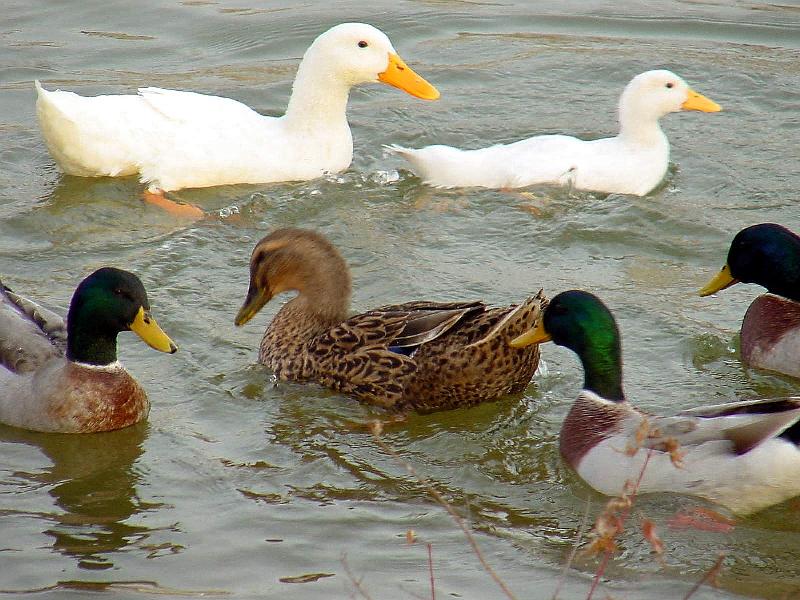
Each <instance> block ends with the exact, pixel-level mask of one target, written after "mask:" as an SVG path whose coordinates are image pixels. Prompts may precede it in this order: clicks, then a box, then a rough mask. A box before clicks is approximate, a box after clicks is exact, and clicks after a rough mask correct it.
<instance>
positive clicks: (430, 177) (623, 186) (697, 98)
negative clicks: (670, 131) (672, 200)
mask: <svg viewBox="0 0 800 600" xmlns="http://www.w3.org/2000/svg"><path fill="white" fill-rule="evenodd" d="M682 110H699V111H703V112H717V111H719V110H721V109H720V107H719V105H718V104H717V103H716V102H713V101H711V100H709V99H708V98H706V97H705V96H702V95H700V94H698V93H697V92H695V91H693V90H692V89H691V88H690V87H689V86H688V85H687V83H686V82H685V81H684V80H683V79H681V78H680V77H678V76H677V75H676V74H675V73H672V72H670V71H665V70H657V71H647V72H646V73H642V74H640V75H637V76H636V77H634V78H633V79H632V80H631V82H630V83H629V84H628V85H627V86H626V88H625V91H624V92H622V96H621V97H620V100H619V124H620V130H619V134H618V135H616V136H615V137H611V138H603V139H598V140H580V139H578V138H574V137H570V136H566V135H539V136H535V137H531V138H528V139H524V140H520V141H518V142H514V143H512V144H497V145H495V146H490V147H488V148H481V149H479V150H460V149H458V148H453V147H451V146H441V145H435V146H426V147H424V148H419V149H412V148H404V147H402V146H396V145H395V146H388V147H387V148H388V149H389V150H390V151H392V152H394V153H396V154H399V155H400V156H402V157H403V158H405V159H406V160H407V161H408V162H409V163H411V168H412V169H413V170H414V171H415V172H416V173H417V174H418V175H419V176H420V177H421V178H422V180H423V181H424V182H425V183H427V184H430V185H433V186H437V187H446V188H452V187H468V186H477V187H485V188H521V187H526V186H529V185H533V184H545V183H547V184H555V185H565V186H570V187H572V188H574V189H578V190H591V191H595V192H605V193H614V194H632V195H635V196H644V195H645V194H647V193H649V192H650V191H652V190H653V189H654V188H655V187H656V186H657V185H658V184H659V183H660V182H661V180H662V179H664V175H666V173H667V166H668V164H669V141H668V140H667V136H666V135H664V132H663V131H662V130H661V127H660V126H659V124H658V120H659V119H660V118H661V117H663V116H664V115H666V114H668V113H671V112H676V111H682Z"/></svg>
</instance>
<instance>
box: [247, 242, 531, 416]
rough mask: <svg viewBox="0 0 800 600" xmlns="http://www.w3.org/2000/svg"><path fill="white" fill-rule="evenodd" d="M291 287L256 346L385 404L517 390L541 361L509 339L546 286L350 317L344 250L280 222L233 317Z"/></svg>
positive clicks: (287, 366)
mask: <svg viewBox="0 0 800 600" xmlns="http://www.w3.org/2000/svg"><path fill="white" fill-rule="evenodd" d="M286 290H297V291H298V296H297V297H295V298H293V299H292V300H290V301H289V302H287V303H286V304H285V305H284V306H283V307H282V308H281V309H280V310H279V311H278V313H277V315H276V316H275V317H274V319H273V320H272V322H271V323H270V325H269V327H268V328H267V330H266V332H265V333H264V337H263V339H262V341H261V348H260V352H259V362H261V363H263V364H264V365H266V366H267V367H269V368H270V369H271V370H273V371H274V372H275V375H276V376H277V377H278V378H279V379H283V380H293V381H304V380H312V381H316V382H318V383H320V384H322V385H324V386H327V387H329V388H332V389H334V390H338V391H341V392H344V393H347V394H351V395H353V396H355V397H357V398H359V399H360V400H363V401H365V402H369V403H371V404H375V405H378V406H382V407H385V408H388V409H406V408H413V409H415V410H417V411H420V412H430V411H435V410H443V409H450V408H457V407H463V406H472V405H475V404H478V403H480V402H485V401H490V400H496V399H498V398H500V397H501V396H503V395H506V394H510V393H518V392H520V391H522V390H523V389H524V388H525V387H526V386H527V384H528V382H529V381H530V379H531V377H532V376H533V373H534V371H535V370H536V367H537V365H538V362H539V349H538V346H536V345H534V346H531V347H527V348H523V349H514V348H511V347H510V346H509V345H508V342H509V341H510V340H511V339H513V338H514V337H516V336H518V335H521V334H522V333H523V332H524V331H526V330H528V329H530V328H531V327H532V326H533V325H534V324H535V322H536V320H537V319H539V318H540V316H541V311H542V309H543V308H544V306H545V305H546V300H545V298H544V295H543V293H542V292H541V291H540V292H539V293H538V294H536V295H535V296H532V297H531V298H528V299H527V300H526V301H525V302H523V303H522V304H521V305H512V306H506V307H496V308H492V307H488V306H487V305H485V304H484V303H482V302H451V303H445V302H427V301H417V302H408V303H405V304H398V305H389V306H382V307H380V308H376V309H373V310H370V311H368V312H365V313H362V314H358V315H355V316H353V317H349V318H348V317H347V308H348V304H349V298H350V277H349V274H348V271H347V266H346V264H345V262H344V260H343V259H342V257H341V256H340V255H339V253H338V252H337V251H336V250H335V248H334V247H333V246H332V245H331V244H330V242H328V241H327V240H326V239H325V238H324V237H322V236H321V235H319V234H316V233H314V232H311V231H306V230H301V229H282V230H278V231H276V232H273V233H272V234H270V235H268V236H267V237H265V238H264V239H263V240H261V242H259V244H258V245H256V247H255V249H254V251H253V255H252V259H251V270H250V289H249V291H248V299H247V300H246V301H245V304H244V306H243V307H242V309H241V311H240V312H239V316H237V320H236V322H237V324H240V325H241V324H243V323H244V322H246V321H247V320H249V318H251V317H252V316H253V315H254V314H255V312H257V310H258V309H260V308H261V306H263V305H264V304H265V303H266V302H267V301H268V300H269V299H270V298H272V297H273V296H274V295H276V294H277V293H280V292H282V291H286Z"/></svg>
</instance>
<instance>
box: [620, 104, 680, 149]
mask: <svg viewBox="0 0 800 600" xmlns="http://www.w3.org/2000/svg"><path fill="white" fill-rule="evenodd" d="M660 117H661V115H656V114H653V113H651V112H649V111H646V110H645V109H642V108H641V107H638V106H635V105H634V106H631V105H630V104H629V103H625V102H620V105H619V135H618V136H617V137H618V138H619V139H621V140H623V141H624V142H626V143H629V144H636V145H637V146H646V147H659V146H660V147H664V148H666V149H667V151H669V141H668V140H667V136H666V135H665V134H664V132H663V131H662V130H661V126H660V125H659V123H658V119H659V118H660Z"/></svg>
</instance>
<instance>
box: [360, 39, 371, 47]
mask: <svg viewBox="0 0 800 600" xmlns="http://www.w3.org/2000/svg"><path fill="white" fill-rule="evenodd" d="M367 46H369V44H368V43H367V42H365V41H364V40H361V41H360V42H358V47H359V48H366V47H367Z"/></svg>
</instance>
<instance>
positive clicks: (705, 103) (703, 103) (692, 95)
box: [681, 89, 722, 112]
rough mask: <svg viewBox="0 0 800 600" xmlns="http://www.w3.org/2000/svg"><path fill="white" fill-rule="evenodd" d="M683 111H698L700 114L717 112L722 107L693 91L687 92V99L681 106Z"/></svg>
mask: <svg viewBox="0 0 800 600" xmlns="http://www.w3.org/2000/svg"><path fill="white" fill-rule="evenodd" d="M681 108H682V109H683V110H699V111H701V112H719V111H721V110H722V107H721V106H720V105H719V104H717V103H716V102H714V101H713V100H710V99H708V98H706V97H705V96H703V94H698V93H697V92H695V91H694V90H691V89H690V90H689V92H688V98H686V100H685V101H684V103H683V104H681Z"/></svg>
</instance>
